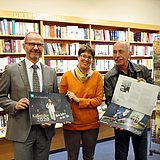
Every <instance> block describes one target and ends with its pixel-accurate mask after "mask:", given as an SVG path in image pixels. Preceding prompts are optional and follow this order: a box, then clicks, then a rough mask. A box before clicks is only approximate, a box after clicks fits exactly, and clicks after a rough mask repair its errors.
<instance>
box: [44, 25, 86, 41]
mask: <svg viewBox="0 0 160 160" xmlns="http://www.w3.org/2000/svg"><path fill="white" fill-rule="evenodd" d="M88 33H89V30H88V28H79V26H63V27H62V26H57V25H43V37H51V38H66V39H67V38H68V39H88V35H89V34H88Z"/></svg>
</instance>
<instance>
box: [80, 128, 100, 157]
mask: <svg viewBox="0 0 160 160" xmlns="http://www.w3.org/2000/svg"><path fill="white" fill-rule="evenodd" d="M98 133H99V128H97V129H92V130H87V131H82V152H83V159H84V160H93V158H94V153H95V146H96V143H97V137H98Z"/></svg>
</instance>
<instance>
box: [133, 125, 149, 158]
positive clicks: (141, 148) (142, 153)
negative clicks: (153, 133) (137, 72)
mask: <svg viewBox="0 0 160 160" xmlns="http://www.w3.org/2000/svg"><path fill="white" fill-rule="evenodd" d="M132 143H133V149H134V154H135V160H147V128H145V130H144V132H143V133H142V135H141V136H138V135H136V134H132Z"/></svg>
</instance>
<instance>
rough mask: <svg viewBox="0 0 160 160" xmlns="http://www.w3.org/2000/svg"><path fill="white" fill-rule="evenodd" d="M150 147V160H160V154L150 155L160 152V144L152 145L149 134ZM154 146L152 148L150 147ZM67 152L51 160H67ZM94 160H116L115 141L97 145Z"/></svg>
mask: <svg viewBox="0 0 160 160" xmlns="http://www.w3.org/2000/svg"><path fill="white" fill-rule="evenodd" d="M148 135H149V136H148V139H149V143H148V145H149V147H148V160H160V154H156V153H154V152H153V154H152V156H151V155H150V152H149V151H150V150H155V151H158V152H160V144H154V143H150V134H148ZM150 144H152V146H150ZM66 157H67V153H66V151H63V152H58V153H54V154H51V155H50V160H67V158H66ZM78 160H82V154H81V151H80V155H79V159H78ZM94 160H114V140H109V141H105V142H101V143H97V145H96V153H95V158H94ZM128 160H134V155H133V148H132V145H131V146H130V150H129V155H128Z"/></svg>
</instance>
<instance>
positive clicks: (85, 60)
mask: <svg viewBox="0 0 160 160" xmlns="http://www.w3.org/2000/svg"><path fill="white" fill-rule="evenodd" d="M92 61H93V57H92V54H91V53H90V52H87V51H85V52H83V53H81V54H80V55H79V56H78V62H79V63H78V67H79V68H80V69H81V71H82V72H84V73H85V72H87V71H88V70H89V69H90V65H91V63H92Z"/></svg>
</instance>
